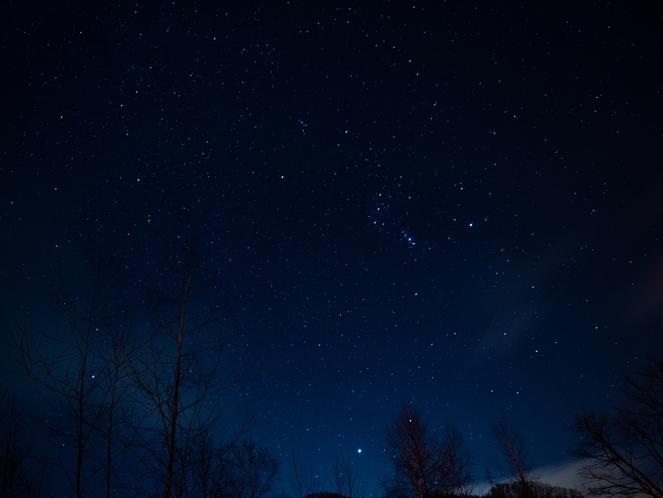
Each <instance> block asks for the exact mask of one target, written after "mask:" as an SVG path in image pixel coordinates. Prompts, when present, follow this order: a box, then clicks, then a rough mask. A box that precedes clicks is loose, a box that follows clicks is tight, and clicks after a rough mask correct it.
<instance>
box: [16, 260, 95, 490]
mask: <svg viewBox="0 0 663 498" xmlns="http://www.w3.org/2000/svg"><path fill="white" fill-rule="evenodd" d="M107 269H108V265H107V264H105V265H98V266H97V267H96V268H95V269H94V283H93V286H92V289H91V291H90V292H89V294H88V299H87V304H83V305H81V304H80V302H81V300H79V299H78V297H77V296H76V295H74V294H71V293H70V292H69V289H68V288H67V286H66V285H65V284H64V282H63V279H62V276H61V275H60V274H59V273H58V286H57V292H56V296H55V299H54V301H55V309H56V311H58V312H59V313H60V314H61V316H63V317H64V318H65V321H66V324H67V325H66V327H65V328H64V330H62V329H58V328H56V330H54V331H52V332H51V331H41V330H34V329H28V328H24V329H22V331H21V332H22V334H21V337H20V338H19V339H18V341H17V346H18V349H19V352H20V357H19V364H20V365H21V367H22V370H23V372H24V373H25V375H26V376H27V377H28V378H29V379H31V380H33V381H34V382H35V383H36V384H37V385H38V386H39V387H41V388H42V389H43V390H44V391H45V393H44V394H45V399H47V400H48V402H49V406H50V411H51V413H50V417H48V418H47V419H46V421H45V422H44V426H45V431H46V436H47V442H48V444H50V445H51V446H52V448H50V449H48V450H46V449H43V448H42V450H41V456H42V458H43V459H44V460H45V461H46V462H48V463H49V464H51V465H53V466H54V467H57V468H59V469H60V470H62V471H63V472H64V473H65V474H66V476H67V479H68V480H69V482H70V484H71V487H72V489H73V492H74V495H75V496H76V497H77V498H79V497H81V496H83V495H84V494H85V492H86V489H88V488H90V487H93V486H96V485H97V484H98V475H99V471H100V470H101V469H100V466H99V464H98V458H97V457H98V452H99V449H100V447H101V439H100V438H99V432H98V431H99V427H100V423H101V420H102V418H103V417H104V415H105V409H106V396H105V390H103V389H101V386H102V385H103V384H104V382H105V381H106V379H107V375H108V370H107V369H106V365H105V364H104V363H103V362H102V361H100V357H99V355H98V354H97V353H98V351H99V349H100V348H101V347H102V346H103V341H104V339H105V330H106V329H105V318H106V317H105V314H106V313H107V310H108V298H107V296H106V295H105V293H104V290H105V284H106V283H107V279H106V277H105V273H106V270H107Z"/></svg>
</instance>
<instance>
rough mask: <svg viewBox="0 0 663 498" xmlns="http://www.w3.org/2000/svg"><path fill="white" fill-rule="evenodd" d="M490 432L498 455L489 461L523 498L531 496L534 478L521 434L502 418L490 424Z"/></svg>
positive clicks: (531, 497)
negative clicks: (517, 489) (515, 487)
mask: <svg viewBox="0 0 663 498" xmlns="http://www.w3.org/2000/svg"><path fill="white" fill-rule="evenodd" d="M490 432H491V436H492V437H493V440H494V441H495V443H496V444H497V448H498V452H499V457H491V458H489V459H488V460H489V463H490V464H491V466H492V467H493V468H494V469H495V470H496V471H497V472H498V473H499V474H500V475H501V477H503V478H505V479H506V480H507V482H509V483H510V484H516V485H517V487H518V488H519V489H520V492H521V496H522V497H523V498H533V493H532V487H533V483H534V482H535V481H536V479H535V477H534V475H533V474H532V464H531V462H530V459H529V452H528V450H527V447H526V446H525V441H524V440H523V438H522V436H521V435H520V433H519V432H518V431H517V430H516V429H515V428H514V427H513V426H512V425H510V424H509V423H508V422H507V421H506V420H505V419H503V418H500V419H498V420H497V421H496V422H495V423H494V424H493V425H492V427H491V429H490ZM489 480H490V474H489Z"/></svg>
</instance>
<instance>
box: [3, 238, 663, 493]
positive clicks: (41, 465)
mask: <svg viewBox="0 0 663 498" xmlns="http://www.w3.org/2000/svg"><path fill="white" fill-rule="evenodd" d="M93 274H94V278H93V283H92V284H91V285H90V287H89V288H88V289H87V290H86V291H85V292H84V293H72V292H71V290H70V289H69V288H68V286H67V285H66V284H65V283H64V279H62V278H60V279H59V284H58V285H57V290H56V292H55V296H54V302H53V305H54V307H55V309H56V310H57V311H58V313H59V316H60V317H61V318H62V321H61V323H60V324H56V325H54V326H53V327H52V328H49V329H48V330H41V329H34V328H32V327H30V326H28V325H26V326H24V327H22V328H21V329H20V330H19V333H18V334H17V335H16V338H15V344H14V345H15V353H16V354H15V356H16V365H14V366H6V367H5V370H6V371H5V372H3V373H5V374H6V378H7V379H8V382H5V386H8V387H5V389H4V390H3V391H2V394H0V396H1V398H0V401H1V410H0V498H5V497H50V496H67V497H69V496H74V497H76V498H81V497H88V496H89V497H103V496H106V497H107V498H110V497H111V496H113V497H118V496H141V497H142V496H155V497H156V496H160V497H164V498H171V497H178V498H188V497H196V498H207V497H219V498H221V497H222V498H263V497H266V496H281V497H282V498H286V497H288V498H340V497H343V498H366V497H367V496H369V495H373V496H374V495H376V494H377V495H381V496H384V498H443V497H472V496H475V494H474V492H475V484H476V474H475V471H476V465H475V464H476V462H475V461H474V460H475V457H474V456H473V455H472V454H470V453H469V452H468V451H467V450H466V449H465V446H464V441H463V435H462V433H461V432H460V431H459V430H458V429H457V428H456V427H455V426H454V425H453V424H449V425H447V427H446V429H445V432H444V434H443V435H442V436H441V437H438V436H437V435H433V431H431V430H429V429H428V425H427V423H426V421H425V420H423V419H422V417H421V416H420V415H419V413H418V412H417V411H416V410H415V409H414V408H412V407H410V406H406V407H404V408H403V409H402V410H401V412H400V413H399V415H398V417H397V419H396V420H394V421H393V422H392V423H391V424H390V425H388V427H387V429H386V432H385V458H386V459H389V461H390V462H391V465H392V472H391V474H390V475H388V476H386V477H385V478H384V479H383V480H382V482H381V489H379V490H367V489H366V488H365V486H364V484H363V480H362V475H361V472H360V471H359V469H358V468H357V467H356V465H355V464H354V463H352V462H351V461H350V460H346V459H339V460H336V462H335V463H334V464H333V465H332V468H330V469H329V473H328V476H327V478H328V479H327V480H328V486H329V487H330V489H328V490H321V489H318V486H319V484H316V483H317V482H319V479H317V480H316V479H314V478H313V477H314V476H313V475H312V473H311V471H310V469H309V467H308V466H307V464H306V462H302V461H301V459H300V458H299V457H298V456H297V455H296V454H293V455H292V456H291V458H290V459H288V461H280V460H279V459H278V458H277V457H276V456H275V455H273V454H271V453H270V452H269V451H268V450H267V449H266V447H264V446H263V445H262V444H261V441H259V440H256V439H255V438H254V434H255V433H256V432H255V429H256V428H257V427H258V425H259V424H260V416H259V414H258V413H257V412H249V413H247V414H246V415H245V416H243V417H240V418H238V417H237V416H236V415H233V416H227V414H226V413H224V411H223V408H224V406H223V400H224V394H225V393H226V392H227V391H228V390H230V389H232V388H233V387H234V386H237V385H238V384H239V383H242V382H251V379H252V373H251V371H250V369H247V368H246V367H244V366H241V367H240V366H239V365H241V363H240V362H239V361H238V359H237V358H232V357H231V356H230V354H229V351H227V350H226V349H227V348H226V347H227V344H228V337H227V336H226V335H224V332H225V328H224V313H225V310H224V306H223V299H222V296H217V295H215V292H214V290H213V289H215V287H214V285H213V283H211V282H208V281H206V279H205V277H204V276H201V275H204V271H201V267H200V265H198V262H197V260H196V258H195V254H194V251H193V250H191V249H188V248H187V249H186V250H185V251H184V254H183V256H182V257H181V258H179V259H177V260H176V261H175V262H174V264H173V265H172V268H170V269H169V270H168V271H167V272H164V273H162V274H161V275H160V276H159V279H158V280H157V281H152V282H149V283H148V284H145V285H143V284H142V283H141V284H140V285H139V284H138V283H137V282H127V281H124V282H118V279H116V278H109V277H108V274H109V268H108V266H107V265H106V266H104V265H98V266H97V267H96V268H95V269H94V271H93ZM127 289H131V291H130V292H128V291H127ZM210 289H212V291H210ZM129 295H131V298H130V299H128V298H127V296H129ZM128 303H129V304H128ZM17 385H21V386H29V388H30V389H31V390H33V389H36V390H37V392H38V393H39V395H40V399H41V400H43V402H44V403H46V404H47V406H46V407H41V408H40V410H39V412H38V413H34V415H32V414H31V412H32V411H34V409H33V408H32V407H31V406H30V403H29V402H28V401H26V396H24V395H23V396H22V395H20V394H19V392H18V390H17V388H16V386H17ZM625 385H626V388H625V391H624V402H623V404H621V405H620V406H618V407H616V408H615V410H614V412H613V413H610V414H602V415H597V414H593V413H584V414H581V415H580V416H578V417H577V419H576V420H575V421H574V422H573V423H572V424H570V425H569V427H570V429H571V430H573V431H575V432H576V433H577V435H578V443H577V445H576V448H575V451H574V455H575V456H576V457H577V458H578V459H580V461H581V463H582V467H581V476H580V477H582V479H583V482H584V487H583V492H584V493H587V494H591V495H607V496H631V495H642V496H651V497H655V498H663V360H660V359H659V360H652V361H651V362H650V363H649V364H648V366H647V367H646V368H645V369H644V370H643V371H642V372H640V374H639V375H638V376H637V377H633V378H631V377H627V378H626V381H625ZM492 437H493V440H494V442H495V447H496V448H497V449H498V453H497V454H496V455H493V456H491V457H489V458H488V462H489V465H488V468H489V471H488V476H487V478H488V479H489V481H490V482H491V483H492V484H493V485H492V488H491V489H490V491H489V492H488V494H487V496H488V497H490V498H581V497H582V494H581V492H580V491H579V490H571V489H564V488H557V487H552V486H549V485H547V484H544V483H541V482H539V481H538V480H537V477H536V475H535V474H534V473H533V466H532V463H531V462H530V461H529V458H528V454H527V446H526V444H525V442H524V441H523V439H522V438H521V437H520V435H519V433H518V431H517V430H516V429H515V428H514V427H512V426H511V425H509V424H508V423H507V422H506V421H504V420H503V419H498V420H497V421H496V422H495V424H494V425H493V427H492Z"/></svg>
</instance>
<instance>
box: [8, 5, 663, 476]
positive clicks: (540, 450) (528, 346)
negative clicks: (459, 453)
mask: <svg viewBox="0 0 663 498" xmlns="http://www.w3.org/2000/svg"><path fill="white" fill-rule="evenodd" d="M235 3H236V2H233V4H235ZM241 4H242V6H241V7H238V6H236V5H234V6H231V5H230V2H217V3H216V4H215V5H213V6H212V5H209V4H196V3H193V2H163V3H161V4H160V5H159V4H158V3H156V2H154V3H150V4H138V5H137V4H136V3H129V2H119V3H117V2H115V3H111V2H99V3H96V4H95V5H88V4H87V3H86V4H82V3H81V4H76V3H69V4H65V3H61V2H53V3H43V4H38V3H31V2H6V3H3V5H2V7H0V19H2V20H1V21H0V24H1V25H2V52H1V53H2V68H3V74H4V76H3V78H2V83H0V89H1V91H2V94H1V95H2V116H3V118H2V120H1V121H2V122H1V126H2V139H1V140H2V150H1V152H2V158H1V164H0V201H1V202H0V236H1V237H2V244H1V245H2V249H1V251H2V255H1V257H0V288H1V289H2V300H1V302H2V304H1V306H2V313H1V316H2V321H3V329H4V330H5V333H3V337H8V331H10V330H12V329H14V328H15V324H16V323H17V322H21V321H26V320H27V321H30V323H32V324H36V325H37V326H39V325H45V326H47V320H46V318H45V317H46V316H47V313H46V312H45V311H44V310H46V308H47V301H48V300H47V297H48V292H49V289H50V288H51V287H52V284H53V275H54V267H55V266H56V265H59V266H60V267H63V268H64V269H65V271H66V272H68V274H69V275H72V276H74V277H75V278H78V277H77V275H81V277H80V278H81V280H82V279H83V276H84V275H85V271H86V270H85V269H86V268H87V266H86V262H87V261H90V260H92V259H94V257H95V255H96V254H98V252H99V251H100V248H103V249H104V250H105V251H110V252H113V253H114V254H115V261H116V263H118V266H119V267H121V268H124V269H128V271H129V272H130V273H134V274H135V275H145V274H150V273H152V274H158V273H159V272H160V271H163V269H164V268H166V267H167V266H168V264H169V261H171V262H172V258H173V255H174V254H175V253H177V251H178V250H179V249H180V247H181V243H180V240H187V241H194V242H195V244H196V245H197V247H199V248H201V252H202V253H203V254H204V263H203V267H204V268H205V271H206V272H212V273H216V274H217V275H218V276H219V281H220V282H221V283H220V285H221V286H222V290H223V291H224V293H225V294H226V295H227V296H229V300H230V304H231V309H232V314H231V319H230V321H231V322H232V323H231V328H232V331H233V332H232V334H233V338H234V339H233V341H234V342H233V345H232V350H231V352H232V355H233V356H234V358H235V359H239V360H240V361H242V362H245V363H246V364H247V365H249V364H250V365H253V366H254V369H255V370H254V371H257V372H259V375H258V376H257V378H256V379H254V381H252V382H249V383H247V384H246V385H243V386H242V387H240V388H238V389H237V390H236V391H235V392H234V393H233V394H231V395H230V399H229V400H228V403H229V404H230V405H231V406H233V407H236V408H237V409H238V410H239V407H242V406H244V405H246V406H253V405H259V406H261V407H263V408H265V409H266V410H267V415H266V418H265V424H264V429H263V430H265V431H266V434H267V439H266V440H265V444H267V445H268V446H269V447H270V449H272V450H273V451H274V452H275V453H277V454H279V455H281V456H283V457H286V456H287V455H288V454H289V453H290V452H292V451H297V452H299V453H300V454H301V455H302V457H303V458H304V459H305V460H306V461H307V462H309V463H310V464H311V466H312V467H313V468H314V469H316V472H319V473H320V475H321V476H322V475H324V473H325V472H326V471H327V469H328V467H329V462H330V461H331V460H332V459H333V458H334V457H336V456H339V455H344V456H348V455H349V456H351V457H352V458H353V460H355V461H356V462H358V463H359V465H360V467H361V469H362V470H363V473H364V478H365V480H366V482H367V486H371V487H374V486H377V476H378V474H379V475H385V473H386V472H387V470H388V461H387V460H386V457H385V456H384V454H383V448H384V429H385V427H386V425H387V424H388V423H390V422H391V421H392V420H394V417H395V414H396V413H397V411H398V409H399V408H400V407H401V406H402V405H403V404H408V403H412V404H413V406H415V407H416V408H417V409H418V410H420V411H421V412H422V414H423V415H424V417H425V418H426V419H428V420H429V422H430V424H431V426H432V427H433V428H436V429H437V428H441V427H442V426H443V425H444V424H445V423H447V422H448V421H451V420H453V421H455V423H456V424H457V425H458V427H459V428H460V429H461V430H462V431H463V433H464V434H465V437H466V441H467V443H468V445H469V447H470V448H471V449H472V450H473V451H475V452H476V453H477V455H478V457H477V460H476V461H477V467H476V469H475V470H476V472H477V474H478V476H479V477H481V476H482V474H483V470H482V469H483V456H484V455H485V454H486V453H490V452H491V446H490V441H489V436H488V428H489V426H490V424H491V423H492V422H493V421H494V420H495V417H497V416H506V417H507V418H508V419H509V420H511V421H512V422H513V423H514V425H515V426H516V427H518V429H519V430H520V431H521V433H522V435H523V436H524V437H525V438H526V440H527V442H528V445H529V446H530V448H531V453H532V460H533V462H534V463H535V464H536V466H539V467H544V466H547V465H553V464H560V463H564V462H566V461H568V460H569V457H568V455H567V450H568V449H569V446H570V445H571V444H572V442H573V436H572V435H571V434H570V433H568V432H567V431H565V429H564V423H565V422H569V421H571V420H572V419H573V416H574V415H575V414H577V413H578V412H579V411H581V410H583V409H590V410H604V409H607V408H608V407H609V406H611V405H612V404H613V403H614V402H616V401H617V399H618V391H619V383H620V379H621V375H622V373H623V372H633V371H634V369H635V368H637V367H638V366H639V365H641V364H642V360H644V358H645V357H646V356H647V355H648V354H651V353H656V352H660V351H662V350H663V348H662V346H663V334H661V320H662V319H663V313H662V312H661V310H662V304H663V259H662V256H663V241H662V240H661V237H662V235H663V234H662V233H661V232H662V229H663V199H662V198H661V196H662V195H663V190H662V189H663V169H662V168H661V165H662V163H661V158H662V157H663V156H662V154H661V153H662V152H663V147H662V145H663V140H662V134H663V127H662V124H661V119H660V116H661V111H663V106H662V105H661V97H662V95H661V90H662V87H663V84H662V82H663V71H662V58H661V51H660V47H661V43H660V33H661V32H663V24H662V17H661V13H660V12H658V11H655V10H654V9H653V8H652V9H651V10H648V9H647V8H645V7H644V4H645V2H616V3H615V2H603V1H599V2H593V3H590V2H565V3H564V5H562V6H560V5H552V4H551V3H549V2H523V3H522V4H521V3H511V2H492V6H488V5H487V4H484V3H480V2H479V3H472V2H465V1H463V2H460V1H448V2H426V3H422V4H420V3H412V2H409V1H404V2H388V1H366V2H360V3H359V2H355V3H354V5H353V4H343V3H338V4H334V5H331V4H330V5H329V6H325V7H323V6H321V5H320V4H319V3H317V2H316V3H315V5H314V3H313V2H298V1H290V2H284V1H274V2H267V3H265V4H263V5H259V4H254V5H251V2H241ZM3 341H4V339H3ZM5 342H6V341H5ZM3 344H4V343H3ZM360 448H361V450H362V451H361V453H358V450H359V449H360Z"/></svg>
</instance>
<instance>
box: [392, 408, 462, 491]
mask: <svg viewBox="0 0 663 498" xmlns="http://www.w3.org/2000/svg"><path fill="white" fill-rule="evenodd" d="M386 439H387V449H388V451H389V453H390V456H391V458H392V464H393V470H394V472H393V476H392V477H391V478H390V479H387V480H385V481H383V487H384V488H385V491H386V492H387V495H388V496H390V497H394V498H406V497H416V498H430V497H435V496H441V495H459V494H462V493H464V492H465V491H466V490H467V489H468V488H469V486H470V485H471V482H472V477H471V469H470V457H469V454H467V453H463V451H462V438H461V437H460V433H459V432H458V431H457V429H456V428H455V427H454V426H453V425H450V426H449V427H447V433H446V436H445V438H444V439H439V438H437V437H435V436H433V435H432V434H431V433H430V432H429V430H428V427H427V424H426V422H424V421H423V420H422V419H421V417H420V416H419V413H418V412H417V411H416V410H414V409H412V408H407V407H405V408H403V409H402V410H401V412H400V414H399V416H398V418H397V420H396V423H395V424H394V425H392V426H389V427H388V428H387V433H386Z"/></svg>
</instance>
